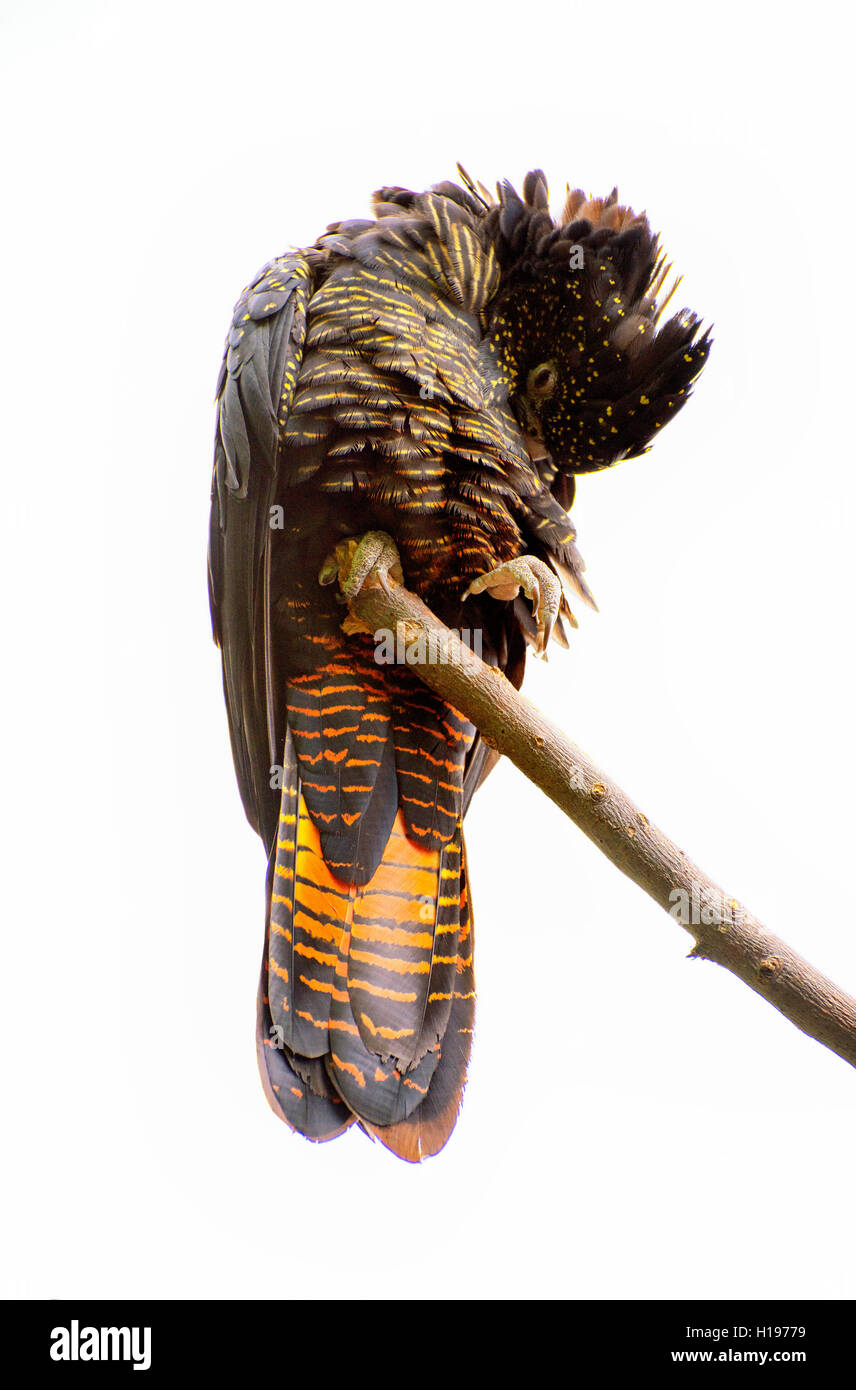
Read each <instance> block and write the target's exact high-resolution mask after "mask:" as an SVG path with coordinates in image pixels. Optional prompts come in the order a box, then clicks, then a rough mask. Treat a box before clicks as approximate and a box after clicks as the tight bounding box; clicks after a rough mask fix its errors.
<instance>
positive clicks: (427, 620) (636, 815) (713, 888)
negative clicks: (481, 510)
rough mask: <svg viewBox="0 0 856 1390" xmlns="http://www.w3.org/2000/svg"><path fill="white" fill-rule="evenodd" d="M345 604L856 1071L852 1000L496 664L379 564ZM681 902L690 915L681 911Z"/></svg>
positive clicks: (706, 947)
mask: <svg viewBox="0 0 856 1390" xmlns="http://www.w3.org/2000/svg"><path fill="white" fill-rule="evenodd" d="M349 602H350V607H351V611H352V613H353V614H354V615H355V616H356V617H358V618H359V619H360V620H361V621H362V622H364V623H365V624H366V625H367V626H368V627H369V628H371V630H372V631H373V632H375V633H377V632H378V631H379V630H385V631H391V632H401V634H402V636H403V640H404V641H405V642H406V643H407V644H409V652H408V664H411V665H412V666H413V669H414V670H415V671H417V672H418V674H419V676H420V678H421V679H422V680H423V681H424V682H425V684H426V685H428V686H430V687H431V689H432V690H435V691H437V692H438V694H440V695H442V696H444V697H445V698H446V699H447V700H449V702H450V703H451V704H453V705H454V706H455V708H456V709H458V710H460V712H461V713H462V714H465V715H466V716H467V717H468V718H469V719H471V720H472V722H473V723H474V724H475V725H476V727H477V728H478V729H479V730H480V732H481V735H482V737H483V738H484V740H485V742H486V743H487V744H488V745H489V746H490V747H491V748H494V749H497V750H498V751H499V752H500V753H503V754H504V755H505V756H506V757H508V758H510V759H511V761H512V762H513V763H515V764H516V765H517V767H519V768H520V770H521V772H523V773H525V775H526V776H527V777H528V778H529V779H530V780H531V781H533V782H534V783H535V784H536V785H537V786H539V787H540V788H541V790H542V791H544V792H546V794H547V795H548V796H549V797H550V798H551V799H552V800H553V801H555V803H556V805H557V806H559V807H560V808H561V809H562V810H563V811H564V812H565V815H567V816H569V817H570V819H571V820H572V821H573V822H574V823H575V825H578V826H579V828H580V829H581V830H582V831H583V832H584V833H585V834H586V835H587V836H588V837H589V839H590V840H593V841H594V843H595V844H596V845H597V846H598V848H599V849H600V850H602V851H603V853H604V854H605V855H606V856H607V858H609V859H611V860H612V862H613V864H615V865H616V867H617V868H619V869H620V870H621V871H622V873H624V874H626V875H627V877H628V878H631V879H632V880H633V882H634V883H637V884H638V885H639V887H640V888H643V889H644V890H645V892H646V893H648V894H649V895H650V897H652V898H653V899H654V901H655V902H656V903H659V905H660V906H661V907H662V908H664V909H665V910H666V911H667V912H669V913H670V914H671V915H672V916H673V917H674V918H675V920H676V921H678V922H679V923H680V925H682V926H684V927H685V928H686V930H687V931H689V932H690V934H691V935H692V936H693V937H694V939H695V945H694V946H693V949H692V951H691V953H690V954H691V955H693V956H700V957H703V958H704V959H706V960H711V961H714V962H715V963H716V964H717V965H722V966H724V967H725V969H726V970H730V971H731V972H732V974H734V975H737V976H738V977H739V979H741V980H742V981H743V982H744V984H747V985H749V987H750V988H751V989H754V990H755V991H756V993H757V994H760V995H762V996H763V997H764V998H765V999H766V1000H767V1001H768V1002H769V1003H770V1004H772V1005H773V1006H774V1007H775V1008H777V1009H778V1010H779V1012H780V1013H782V1014H784V1015H785V1017H786V1018H789V1019H790V1021H791V1022H792V1023H794V1024H795V1025H796V1026H797V1028H800V1029H801V1030H802V1031H803V1032H804V1033H807V1034H808V1035H809V1037H812V1038H816V1039H817V1041H818V1042H821V1043H823V1044H824V1045H825V1046H826V1047H828V1048H831V1050H832V1051H833V1052H837V1053H838V1055H839V1057H843V1058H844V1060H845V1061H847V1062H849V1063H850V1064H851V1065H852V1066H856V1001H854V1000H853V999H851V998H850V997H849V996H848V995H846V994H845V993H844V992H843V991H842V990H840V989H838V987H837V986H836V985H834V984H833V983H832V982H831V980H827V979H826V978H825V977H824V976H823V975H821V974H819V973H818V971H817V970H815V969H814V968H813V967H812V966H811V965H809V963H808V962H807V961H805V960H803V959H802V957H801V956H798V955H797V953H796V952H795V951H792V950H791V948H790V947H789V946H787V945H786V944H785V943H784V942H783V941H780V940H779V939H778V938H777V937H775V936H771V935H770V933H769V932H768V931H766V930H765V928H764V927H763V926H762V925H761V923H760V922H759V921H758V920H757V918H756V917H754V916H753V915H752V914H751V913H750V912H748V911H747V910H746V909H745V908H744V907H743V906H742V905H741V904H740V903H738V902H737V901H736V900H735V899H734V898H731V897H727V896H726V895H725V894H724V893H723V891H722V890H721V889H720V888H719V887H718V886H717V885H716V884H715V883H714V882H713V881H712V880H711V879H710V878H708V876H707V875H706V874H705V873H703V872H702V870H701V869H699V868H698V866H697V865H696V864H694V863H693V862H692V860H690V859H688V858H687V856H686V855H685V854H684V852H683V850H680V849H678V848H677V846H676V845H674V844H673V843H672V841H671V840H669V839H668V837H667V836H666V835H664V834H663V833H662V831H660V830H658V829H657V827H656V826H654V825H652V824H651V822H650V821H649V820H648V818H647V817H646V816H644V815H643V814H642V812H641V811H640V810H639V808H638V807H637V806H635V805H634V803H633V802H632V801H631V800H630V798H629V797H628V796H626V795H625V793H624V792H623V791H622V790H621V788H620V787H619V786H617V785H616V783H615V782H613V781H611V780H610V778H609V777H607V776H606V775H605V773H603V772H601V770H600V769H599V768H598V767H596V766H595V764H594V763H593V762H592V761H591V759H590V758H588V757H587V756H586V754H585V753H583V752H582V751H581V750H580V749H579V748H577V747H576V746H575V745H574V744H573V743H571V741H570V740H569V739H568V738H567V737H566V736H565V735H564V734H563V733H562V731H561V729H559V728H558V727H557V726H556V725H555V724H553V723H551V722H550V720H548V719H546V718H545V717H544V715H543V714H541V713H540V711H539V710H538V709H537V708H536V707H535V706H534V705H533V704H532V703H531V702H530V701H529V700H527V699H526V697H525V696H523V695H521V694H520V693H519V692H518V691H517V690H515V689H514V687H513V686H512V685H511V683H510V682H509V681H507V680H506V678H505V676H503V675H502V673H501V672H500V671H498V670H496V669H495V668H493V667H489V666H487V665H485V663H484V662H483V661H481V660H479V658H478V657H477V656H475V655H474V654H473V653H472V652H471V651H470V650H469V649H468V648H467V647H465V646H464V645H463V643H462V642H461V641H460V639H459V638H458V636H457V635H456V634H455V633H453V632H451V631H450V629H449V628H447V627H445V626H444V625H443V624H442V623H441V622H439V621H438V619H437V618H436V617H435V616H434V614H433V613H431V612H430V610H429V609H428V608H426V606H425V604H424V603H422V601H421V600H420V599H419V598H417V597H416V596H415V595H414V594H412V593H410V592H409V591H408V590H407V589H405V588H404V587H403V586H401V585H394V584H393V583H391V582H385V581H384V580H383V579H381V578H380V577H379V575H378V573H377V570H374V571H372V573H370V574H369V576H368V578H367V579H366V581H365V583H364V584H363V587H362V590H361V591H360V593H359V594H358V595H357V596H355V597H352V598H351V599H350V600H349ZM420 639H421V641H420ZM687 906H689V907H691V909H692V910H690V911H689V912H686V911H682V910H681V909H682V908H683V907H687ZM686 918H689V920H685V919H686Z"/></svg>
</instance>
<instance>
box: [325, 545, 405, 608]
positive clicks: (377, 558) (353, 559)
mask: <svg viewBox="0 0 856 1390" xmlns="http://www.w3.org/2000/svg"><path fill="white" fill-rule="evenodd" d="M372 572H373V573H374V575H375V577H376V578H377V581H378V583H379V584H380V585H381V587H382V588H383V589H384V590H385V592H386V593H389V591H390V590H389V579H390V578H391V579H392V580H393V581H394V582H395V583H397V584H401V583H403V582H404V574H403V572H402V569H401V560H400V558H399V554H398V550H397V548H396V545H395V541H394V540H393V539H392V537H391V536H388V535H387V533H386V532H385V531H367V532H366V534H365V535H364V536H360V537H359V538H357V537H356V536H349V537H348V538H347V540H343V541H340V542H339V544H338V545H337V546H336V547H335V549H334V550H332V551H331V552H330V554H329V555H328V556H327V558H326V559H325V560H324V563H323V564H322V566H321V569H320V570H319V572H318V583H319V584H332V583H333V581H334V580H336V579H338V581H339V587H340V589H341V591H342V594H343V595H344V597H345V598H346V599H349V598H356V596H357V594H358V593H359V592H360V590H361V589H362V587H363V585H364V584H365V582H366V580H367V579H368V577H369V575H370V574H372Z"/></svg>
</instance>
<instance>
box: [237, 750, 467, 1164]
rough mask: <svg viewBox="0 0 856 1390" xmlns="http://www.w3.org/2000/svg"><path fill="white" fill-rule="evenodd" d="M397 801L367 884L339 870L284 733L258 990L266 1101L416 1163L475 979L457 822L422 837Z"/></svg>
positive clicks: (312, 1129)
mask: <svg viewBox="0 0 856 1390" xmlns="http://www.w3.org/2000/svg"><path fill="white" fill-rule="evenodd" d="M410 830H411V827H410V825H409V824H408V819H407V818H406V816H405V813H404V811H403V810H402V809H399V810H398V812H397V814H396V817H395V821H394V823H393V827H392V830H391V833H390V834H389V837H388V840H387V843H386V848H385V850H384V852H383V855H382V858H381V860H380V863H379V864H378V866H377V868H376V870H375V872H374V874H373V875H372V877H371V878H370V879H369V881H368V882H367V883H364V884H355V883H347V882H345V881H343V880H342V879H338V878H336V877H335V875H334V874H333V872H332V871H331V869H330V866H329V864H328V863H327V862H326V861H325V858H324V855H323V852H322V840H321V832H320V831H319V829H318V827H317V825H316V823H315V817H314V816H313V815H312V814H311V811H310V808H309V806H308V805H307V802H306V799H305V797H304V795H303V788H302V781H301V768H300V764H299V762H298V759H297V756H296V753H295V749H294V743H293V741H292V738H291V735H289V737H288V739H287V740H286V749H285V755H284V766H283V785H282V792H281V804H280V817H279V832H278V835H277V842H276V846H275V848H274V850H273V852H272V855H271V864H270V871H269V913H268V931H267V938H266V947H265V961H264V966H263V977H262V987H261V990H260V998H259V1060H260V1067H261V1070H262V1078H263V1081H264V1083H265V1091H266V1094H267V1096H268V1100H269V1101H270V1103H271V1105H272V1106H273V1108H274V1110H275V1111H276V1112H277V1113H278V1114H280V1115H281V1116H282V1118H284V1119H285V1121H286V1122H287V1123H288V1124H289V1125H290V1126H291V1128H292V1129H295V1130H297V1131H299V1132H300V1133H302V1134H305V1135H307V1137H309V1138H312V1139H316V1140H320V1139H328V1138H333V1137H335V1136H336V1135H337V1134H340V1133H341V1132H342V1131H343V1130H344V1129H346V1128H347V1127H348V1125H349V1124H351V1123H353V1122H354V1121H355V1120H359V1121H360V1122H361V1123H362V1124H363V1127H364V1128H365V1129H367V1130H368V1131H370V1132H372V1133H374V1134H376V1135H377V1137H378V1138H380V1139H381V1142H383V1143H384V1144H385V1145H386V1146H387V1147H388V1148H390V1149H392V1150H393V1151H394V1152H399V1151H400V1152H401V1156H402V1157H406V1158H408V1159H409V1160H410V1161H416V1160H418V1159H419V1158H420V1157H423V1156H427V1155H428V1154H430V1153H434V1152H437V1150H438V1149H439V1148H441V1147H442V1145H443V1144H444V1143H445V1142H446V1139H447V1138H448V1136H449V1134H450V1133H451V1130H452V1128H453V1126H454V1123H455V1119H456V1117H457V1113H458V1109H459V1106H460V1100H461V1094H462V1091H463V1085H464V1079H465V1074H466V1065H467V1059H468V1056H469V1042H470V1035H471V1031H472V1015H473V1006H474V987H473V977H472V936H471V928H470V915H469V906H468V901H467V891H466V881H465V868H464V859H463V834H462V828H461V821H460V819H458V821H457V824H456V825H455V826H454V827H453V829H452V831H451V834H449V836H448V839H447V840H446V842H445V843H443V844H441V845H439V846H438V845H437V841H436V839H434V841H433V844H434V847H432V848H429V847H427V846H426V845H425V844H423V843H419V842H416V841H415V839H414V837H413V834H412V832H411V833H408V832H409V831H410Z"/></svg>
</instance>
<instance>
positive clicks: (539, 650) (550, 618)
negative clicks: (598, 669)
mask: <svg viewBox="0 0 856 1390" xmlns="http://www.w3.org/2000/svg"><path fill="white" fill-rule="evenodd" d="M521 589H522V590H523V592H524V594H525V595H526V597H527V598H528V600H529V602H530V603H531V604H532V612H533V614H534V615H535V619H536V622H537V624H538V632H537V637H536V641H535V652H536V655H537V656H543V657H545V658H546V654H547V643H548V642H549V640H550V634H551V632H552V631H553V627H554V625H555V622H556V619H557V617H558V616H559V608H560V606H561V602H562V585H561V582H560V581H559V579H558V577H557V576H556V575H555V574H554V573H553V571H552V570H551V569H550V566H549V565H545V563H544V561H543V560H539V559H538V558H537V556H535V555H518V557H517V559H515V560H509V561H508V562H507V563H506V564H504V565H499V566H497V568H496V569H495V570H490V571H489V572H488V573H487V574H480V575H479V577H478V579H474V580H473V582H472V584H470V586H469V588H468V589H467V591H466V593H465V594H464V598H469V596H470V594H483V593H488V594H490V595H491V597H492V598H496V599H501V600H505V601H506V602H507V601H510V600H511V599H515V598H517V595H518V594H519V593H520V590H521Z"/></svg>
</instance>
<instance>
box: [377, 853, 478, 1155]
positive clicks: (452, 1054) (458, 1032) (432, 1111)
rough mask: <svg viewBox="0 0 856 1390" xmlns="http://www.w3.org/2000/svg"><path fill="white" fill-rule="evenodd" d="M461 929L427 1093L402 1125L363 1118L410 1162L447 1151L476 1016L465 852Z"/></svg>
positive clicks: (463, 860) (398, 1153)
mask: <svg viewBox="0 0 856 1390" xmlns="http://www.w3.org/2000/svg"><path fill="white" fill-rule="evenodd" d="M460 910H461V911H460V928H459V932H458V943H457V954H456V958H455V967H456V968H455V984H454V991H453V999H452V1004H451V1011H450V1016H449V1020H448V1025H447V1027H446V1030H445V1033H444V1036H443V1041H442V1043H441V1044H440V1058H439V1061H438V1064H437V1069H436V1071H435V1072H434V1075H433V1077H432V1079H431V1085H430V1088H429V1090H428V1094H427V1096H426V1097H425V1099H424V1100H423V1102H422V1104H421V1105H420V1106H419V1107H418V1109H417V1110H415V1111H413V1113H412V1114H410V1115H408V1116H407V1117H406V1118H405V1119H404V1120H402V1121H399V1122H398V1123H397V1124H392V1125H387V1126H381V1125H376V1124H371V1123H369V1122H367V1121H366V1120H365V1119H361V1125H362V1128H363V1129H364V1130H365V1131H366V1133H367V1134H369V1135H371V1136H373V1137H374V1138H376V1139H379V1140H380V1142H381V1143H382V1144H383V1145H384V1146H385V1147H386V1148H387V1149H390V1150H391V1151H392V1153H394V1154H396V1155H397V1156H398V1157H399V1158H403V1159H404V1160H405V1161H406V1162H408V1163H419V1162H420V1160H421V1159H423V1158H431V1157H433V1155H434V1154H437V1153H439V1152H440V1150H441V1149H442V1148H443V1147H444V1145H445V1144H446V1142H447V1140H448V1139H449V1136H450V1135H451V1133H452V1130H453V1129H454V1128H455V1123H456V1121H457V1118H458V1112H459V1111H460V1108H461V1101H462V1099H463V1094H464V1086H465V1084H466V1079H467V1066H468V1064H469V1060H470V1048H471V1045H472V1036H473V1020H474V1018H475V1000H476V992H475V976H474V974H473V929H472V910H471V908H470V903H469V893H468V889H467V876H466V854H465V853H464V854H462V865H461V892H460Z"/></svg>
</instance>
